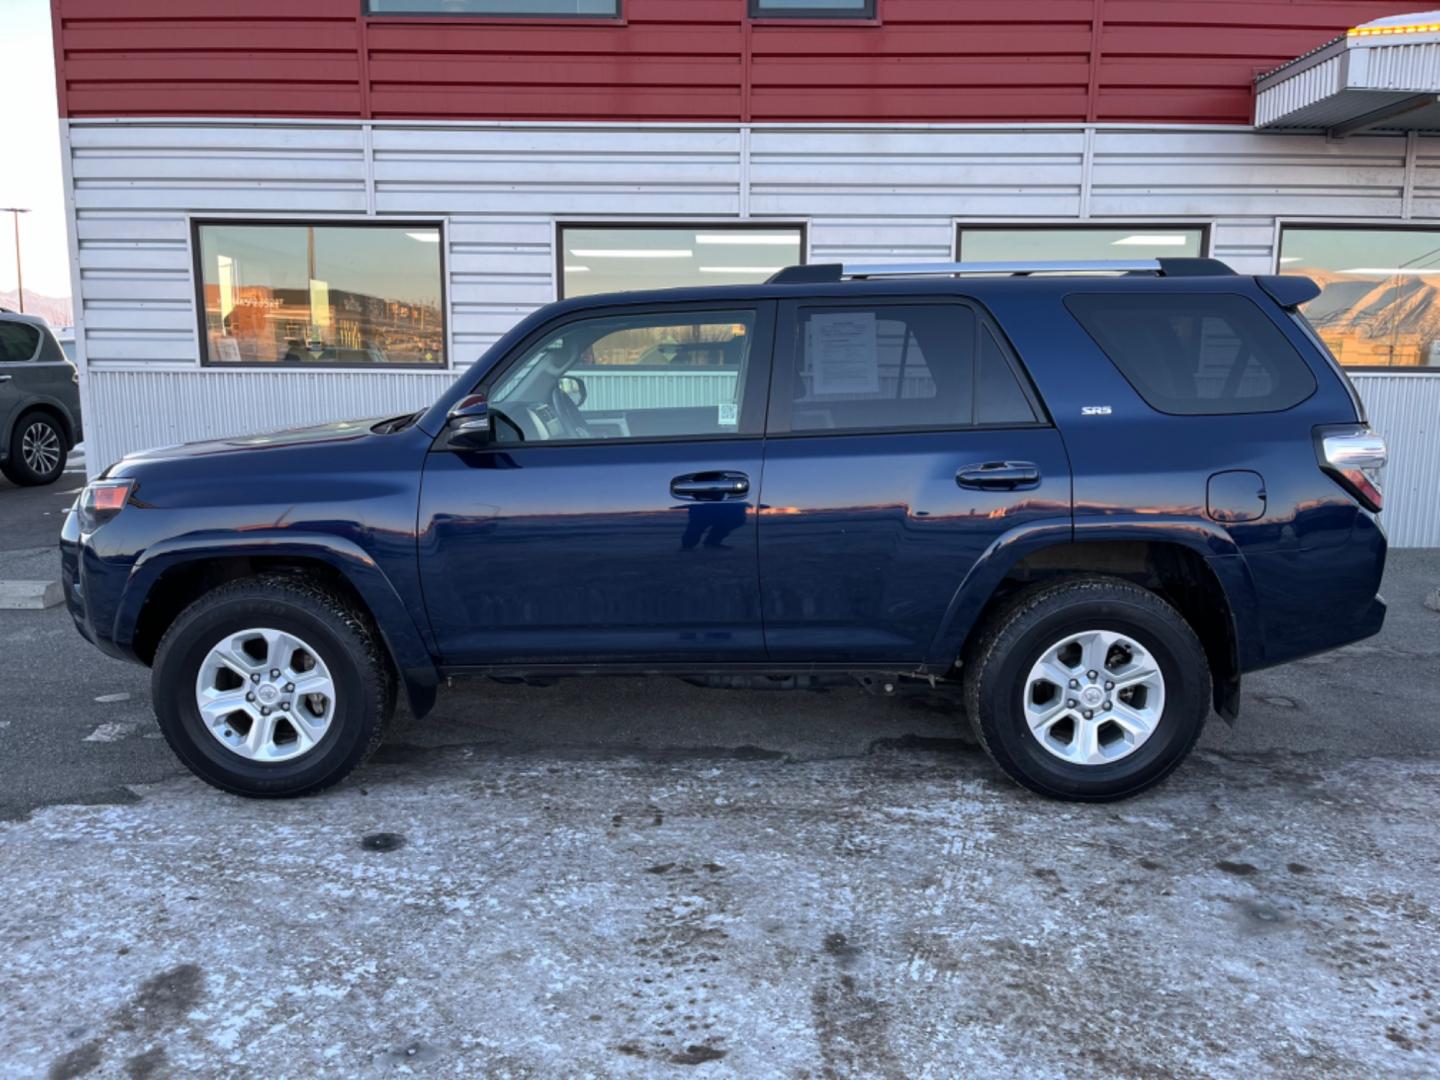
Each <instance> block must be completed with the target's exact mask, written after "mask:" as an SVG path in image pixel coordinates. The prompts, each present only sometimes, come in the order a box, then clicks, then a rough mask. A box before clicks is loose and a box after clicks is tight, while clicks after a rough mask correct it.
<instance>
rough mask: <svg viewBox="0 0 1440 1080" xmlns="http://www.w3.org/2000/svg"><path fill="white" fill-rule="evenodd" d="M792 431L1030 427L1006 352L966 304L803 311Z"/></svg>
mask: <svg viewBox="0 0 1440 1080" xmlns="http://www.w3.org/2000/svg"><path fill="white" fill-rule="evenodd" d="M792 355H793V357H794V359H793V363H794V365H795V366H794V369H793V371H792V372H791V373H790V430H791V431H795V432H819V431H877V430H879V431H894V430H904V429H924V428H946V427H967V426H970V425H972V424H976V423H980V424H1003V423H1033V422H1035V420H1036V416H1035V412H1034V410H1033V409H1032V408H1031V407H1030V401H1029V398H1028V397H1026V395H1025V392H1024V391H1023V390H1022V389H1021V388H1020V385H1019V383H1018V382H1017V380H1016V377H1015V374H1014V372H1013V371H1012V369H1011V367H1010V363H1009V361H1008V359H1007V358H1006V355H1005V353H1004V351H1003V350H1002V349H1001V347H1000V345H999V344H998V342H996V340H995V338H994V336H993V335H992V334H991V332H990V330H989V328H988V327H987V326H986V325H985V324H984V321H983V320H982V319H980V318H979V317H978V316H977V314H976V312H975V310H974V309H973V308H971V307H969V306H967V305H964V304H886V305H872V306H863V307H862V306H856V307H831V306H826V307H814V308H802V309H800V311H799V313H798V318H797V322H796V342H795V349H794V351H793V354H792Z"/></svg>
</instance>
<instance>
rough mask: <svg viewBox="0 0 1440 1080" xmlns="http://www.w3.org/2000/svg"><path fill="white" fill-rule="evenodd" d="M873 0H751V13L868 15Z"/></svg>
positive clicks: (871, 11) (872, 7)
mask: <svg viewBox="0 0 1440 1080" xmlns="http://www.w3.org/2000/svg"><path fill="white" fill-rule="evenodd" d="M874 10H875V0H751V4H750V12H751V14H753V15H870V14H872V13H873V12H874Z"/></svg>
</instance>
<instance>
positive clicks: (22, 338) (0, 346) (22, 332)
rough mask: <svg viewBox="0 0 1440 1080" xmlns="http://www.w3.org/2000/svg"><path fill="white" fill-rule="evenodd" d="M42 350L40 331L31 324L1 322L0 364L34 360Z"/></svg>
mask: <svg viewBox="0 0 1440 1080" xmlns="http://www.w3.org/2000/svg"><path fill="white" fill-rule="evenodd" d="M39 348H40V331H39V330H37V329H36V328H35V327H33V326H31V325H30V324H29V323H20V322H0V364H20V363H24V362H25V361H26V360H30V359H33V358H34V356H35V353H36V352H37V351H38V350H39Z"/></svg>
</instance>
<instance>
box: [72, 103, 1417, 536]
mask: <svg viewBox="0 0 1440 1080" xmlns="http://www.w3.org/2000/svg"><path fill="white" fill-rule="evenodd" d="M65 132H66V135H67V137H68V147H69V155H68V159H67V169H68V171H69V173H70V175H71V177H72V178H73V179H72V183H73V189H72V196H73V212H74V220H73V236H72V245H73V246H74V251H73V253H72V254H73V255H74V256H75V264H76V275H77V281H76V293H75V295H76V297H77V304H76V319H77V336H78V337H79V338H80V348H81V353H82V356H83V357H84V360H85V380H84V392H85V408H86V427H87V450H88V454H87V459H88V461H89V462H90V463H91V468H92V469H98V468H102V467H104V466H105V465H106V464H107V463H109V462H110V461H112V460H114V459H116V458H118V457H120V456H121V455H122V454H124V453H126V452H129V451H131V450H135V449H140V448H142V447H145V446H151V445H157V444H164V443H173V442H179V441H184V440H188V439H196V438H202V437H206V436H215V435H227V434H240V433H250V432H255V431H259V430H265V429H270V428H277V427H284V426H289V425H294V424H300V423H311V422H317V421H320V420H325V419H340V418H345V417H353V416H361V415H379V414H385V413H394V412H400V411H403V410H405V409H409V408H414V407H418V406H420V405H422V404H425V403H426V402H428V401H430V400H432V399H433V398H434V396H435V394H436V393H437V392H438V390H439V389H440V388H441V387H443V386H444V385H445V384H446V383H447V382H448V381H449V380H450V379H452V378H453V377H454V374H453V372H435V373H429V372H416V371H390V372H387V371H375V372H368V371H328V372H327V371H292V370H253V369H249V370H247V369H241V370H233V371H232V370H226V371H217V370H215V369H213V368H212V369H202V368H200V366H199V359H198V357H199V337H198V328H197V327H198V322H197V317H196V312H195V300H194V297H195V288H194V280H193V276H192V266H191V255H190V250H189V226H188V221H189V218H190V217H191V216H229V215H234V216H245V215H253V216H257V217H277V216H290V215H295V216H303V217H311V218H314V217H324V216H333V217H338V218H346V217H353V218H363V217H364V216H366V215H381V216H394V217H401V216H403V217H428V218H443V219H444V220H445V221H446V223H447V229H448V233H447V235H448V249H447V253H446V254H447V270H448V281H447V282H446V290H447V294H448V303H449V332H450V339H451V349H450V354H451V357H452V360H456V361H458V362H457V363H456V367H457V368H463V367H464V366H465V365H467V364H468V363H469V362H470V361H471V360H473V359H474V358H475V357H476V356H478V355H479V354H480V353H481V352H482V351H483V350H484V349H485V348H486V346H488V345H489V344H490V343H491V342H493V341H494V340H495V339H496V338H498V337H499V336H500V335H501V334H502V333H504V331H505V330H507V329H508V328H509V327H510V326H511V325H513V324H514V323H515V322H516V320H518V319H519V318H520V317H521V316H522V315H524V314H526V313H528V312H529V311H531V310H533V309H534V308H535V307H537V306H539V305H541V304H544V303H546V302H548V301H549V300H551V299H553V298H554V295H555V281H554V275H555V262H556V259H555V252H554V239H555V222H556V221H557V220H567V219H571V220H574V219H582V220H595V219H605V218H617V219H637V220H657V219H666V218H669V219H671V220H676V221H681V220H683V221H694V220H697V219H698V220H717V221H723V220H726V219H738V218H747V217H748V218H773V219H778V220H786V221H804V222H807V223H808V225H809V239H810V258H811V260H812V261H832V260H834V261H839V260H847V259H863V260H866V261H875V260H883V259H887V258H897V259H922V260H924V259H936V260H939V259H947V258H950V257H951V255H952V249H953V244H954V230H955V225H956V223H957V221H964V220H984V221H997V220H1017V221H1025V220H1029V221H1035V220H1054V221H1079V220H1085V219H1094V220H1097V221H1101V220H1104V219H1112V220H1117V221H1126V222H1134V221H1137V220H1144V219H1155V220H1160V221H1168V222H1175V221H1180V220H1193V221H1196V222H1203V223H1208V224H1210V225H1211V226H1212V248H1213V253H1214V254H1215V255H1216V256H1218V257H1219V258H1222V259H1225V260H1226V261H1227V262H1229V263H1230V264H1231V265H1232V266H1234V267H1235V268H1236V269H1237V270H1240V271H1242V272H1247V273H1269V272H1273V269H1274V266H1275V251H1274V246H1275V243H1276V237H1277V235H1278V233H1277V219H1280V218H1286V219H1323V220H1334V221H1374V222H1377V223H1379V222H1386V221H1389V222H1395V221H1401V220H1404V219H1407V218H1415V219H1422V218H1428V219H1432V220H1433V219H1440V139H1426V138H1414V137H1412V138H1410V139H1408V140H1407V138H1405V137H1403V136H1394V137H1391V136H1363V137H1361V136H1357V137H1354V138H1351V139H1347V140H1344V141H1341V142H1337V141H1333V140H1326V139H1324V138H1322V137H1320V136H1304V135H1263V134H1257V133H1255V132H1254V131H1251V130H1250V129H1247V128H1239V127H1230V128H1213V127H1193V126H1192V127H1171V128H1137V127H1122V126H1096V127H1088V128H1082V127H1076V126H1069V127H1067V126H1060V125H1046V126H1032V127H1017V128H1003V127H991V126H970V127H956V126H904V127H901V126H894V127H880V126H862V127H846V126H825V125H818V126H817V125H777V126H755V127H753V128H751V127H737V126H733V125H720V126H698V127H697V126H688V127H685V126H660V125H655V126H647V127H644V128H635V127H633V126H632V127H623V126H608V125H589V126H586V125H575V126H566V125H541V124H513V123H511V124H502V123H490V124H486V123H463V124H444V125H435V124H403V123H375V124H360V123H320V122H306V121H295V122H274V123H252V122H229V121H223V120H215V121H173V122H167V121H135V120H126V121H71V122H69V123H68V124H66V125H65ZM1356 383H1357V385H1359V386H1360V388H1361V392H1362V394H1363V395H1364V396H1365V398H1366V400H1367V402H1368V404H1369V407H1370V410H1371V413H1372V419H1373V420H1374V422H1375V425H1376V427H1377V428H1379V429H1380V430H1381V431H1383V432H1384V433H1385V434H1386V435H1387V436H1388V437H1389V438H1390V440H1391V443H1392V449H1393V453H1394V459H1395V465H1393V466H1392V468H1391V472H1390V477H1389V486H1390V491H1391V503H1390V506H1389V508H1387V512H1386V515H1385V516H1386V519H1387V522H1386V523H1387V527H1388V528H1389V530H1390V532H1391V536H1392V539H1393V540H1394V542H1395V543H1396V544H1398V545H1402V546H1416V545H1440V434H1437V431H1436V427H1437V424H1440V419H1437V418H1440V376H1427V375H1423V374H1422V375H1417V374H1394V375H1391V374H1363V375H1358V376H1357V377H1356Z"/></svg>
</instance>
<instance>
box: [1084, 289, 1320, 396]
mask: <svg viewBox="0 0 1440 1080" xmlns="http://www.w3.org/2000/svg"><path fill="white" fill-rule="evenodd" d="M1065 303H1066V306H1068V307H1069V309H1070V311H1071V313H1072V314H1073V315H1074V316H1075V318H1076V319H1077V320H1078V321H1079V322H1080V325H1081V326H1083V327H1084V328H1085V329H1086V330H1087V331H1089V333H1090V336H1091V337H1092V338H1094V339H1095V341H1096V343H1097V344H1098V345H1099V346H1100V348H1101V349H1103V350H1104V351H1105V353H1106V354H1107V355H1108V356H1109V357H1110V359H1111V360H1112V361H1113V362H1114V364H1115V366H1116V367H1117V368H1119V369H1120V371H1121V373H1122V374H1123V375H1124V376H1125V378H1126V379H1128V380H1129V381H1130V385H1131V386H1133V387H1134V388H1135V390H1136V392H1137V393H1139V394H1140V396H1141V397H1143V398H1144V399H1145V400H1146V401H1147V402H1149V404H1150V405H1151V407H1153V408H1155V409H1158V410H1160V411H1161V412H1167V413H1178V414H1186V415H1204V414H1209V413H1248V412H1274V411H1276V410H1278V409H1288V408H1289V407H1290V406H1292V405H1295V404H1297V403H1298V402H1301V401H1303V400H1304V399H1305V398H1307V397H1309V396H1310V394H1311V392H1312V391H1314V389H1315V378H1314V376H1313V375H1311V374H1310V369H1309V368H1308V367H1306V365H1305V361H1304V360H1303V359H1301V357H1300V354H1299V353H1297V352H1296V351H1295V349H1294V347H1293V346H1292V345H1291V344H1290V343H1289V341H1287V340H1286V339H1285V336H1284V335H1283V334H1282V333H1281V332H1280V329H1279V327H1277V326H1276V325H1275V324H1274V323H1272V322H1271V321H1270V320H1269V319H1268V318H1266V317H1265V314H1264V312H1262V311H1261V310H1260V309H1259V308H1258V307H1256V306H1255V304H1253V303H1252V302H1251V301H1249V300H1248V299H1246V298H1245V297H1243V296H1236V295H1233V294H1223V293H1190V294H1186V295H1179V294H1176V295H1171V296H1165V295H1159V294H1155V293H1128V294H1127V293H1112V294H1108V295H1100V294H1092V295H1088V296H1071V297H1068V298H1067V299H1066V301H1065Z"/></svg>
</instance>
